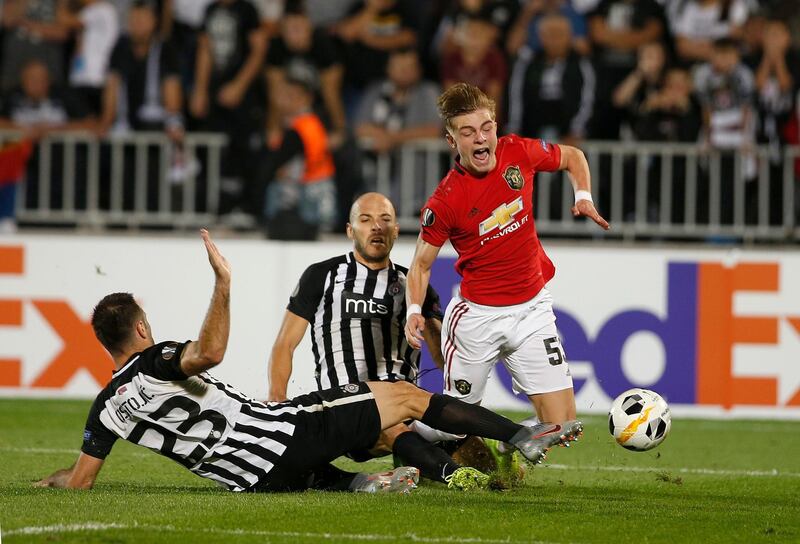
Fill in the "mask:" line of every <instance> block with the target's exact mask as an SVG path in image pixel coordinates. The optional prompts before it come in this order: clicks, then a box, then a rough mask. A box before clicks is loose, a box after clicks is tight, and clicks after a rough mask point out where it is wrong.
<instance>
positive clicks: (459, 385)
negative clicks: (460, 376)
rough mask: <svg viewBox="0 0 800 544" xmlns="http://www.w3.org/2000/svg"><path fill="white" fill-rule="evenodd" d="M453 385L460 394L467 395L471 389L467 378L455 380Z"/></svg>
mask: <svg viewBox="0 0 800 544" xmlns="http://www.w3.org/2000/svg"><path fill="white" fill-rule="evenodd" d="M455 386H456V391H458V392H459V393H461V394H462V395H469V392H470V391H472V384H471V383H469V382H468V381H467V380H456V383H455Z"/></svg>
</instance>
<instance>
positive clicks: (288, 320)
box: [267, 311, 308, 402]
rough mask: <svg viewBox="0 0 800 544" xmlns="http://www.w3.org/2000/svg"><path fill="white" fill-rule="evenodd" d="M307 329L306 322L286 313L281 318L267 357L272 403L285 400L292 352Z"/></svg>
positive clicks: (292, 356) (290, 373)
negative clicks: (278, 329) (279, 326)
mask: <svg viewBox="0 0 800 544" xmlns="http://www.w3.org/2000/svg"><path fill="white" fill-rule="evenodd" d="M307 328H308V321H306V320H305V319H303V318H302V317H300V316H298V315H295V314H294V313H292V312H290V311H287V312H286V313H285V314H284V316H283V323H282V324H281V330H280V331H278V338H276V339H275V344H274V345H273V346H272V354H271V355H270V357H269V398H268V399H267V400H269V401H272V402H281V401H284V400H286V388H287V386H288V384H289V377H290V376H291V375H292V359H293V358H294V350H295V349H296V348H297V345H298V344H299V343H300V341H301V340H302V339H303V336H304V335H305V334H306V329H307Z"/></svg>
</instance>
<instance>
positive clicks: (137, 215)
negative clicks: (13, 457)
mask: <svg viewBox="0 0 800 544" xmlns="http://www.w3.org/2000/svg"><path fill="white" fill-rule="evenodd" d="M18 137H19V133H16V132H13V131H0V143H2V142H3V141H4V140H9V139H12V138H18ZM225 142H226V140H225V136H224V135H221V134H210V133H188V134H187V135H186V139H185V143H184V153H185V155H186V156H187V157H189V158H192V159H196V160H197V161H198V164H200V165H201V168H199V170H198V171H196V172H194V173H192V175H191V176H189V177H187V178H186V179H183V180H181V181H179V182H174V181H171V180H170V179H169V168H170V166H171V165H172V159H173V152H174V150H173V145H172V143H171V142H170V141H169V140H168V139H167V138H166V137H165V136H164V134H162V133H158V132H155V133H152V132H147V133H141V132H139V133H131V134H128V135H124V136H116V135H115V136H111V137H109V138H106V139H97V138H96V136H94V135H93V134H91V133H82V132H70V133H57V134H53V135H51V136H50V137H47V138H44V139H42V140H41V141H40V142H39V144H38V146H37V151H36V154H35V155H34V156H33V158H32V159H31V161H32V164H30V165H29V169H28V172H29V176H28V179H27V180H26V181H25V182H24V183H22V184H20V186H19V189H18V191H17V214H16V215H17V220H18V221H19V222H20V223H23V224H24V223H37V224H44V225H60V224H67V225H76V226H80V227H90V228H98V229H102V228H107V227H111V226H124V227H144V226H165V227H172V228H194V227H198V226H202V225H214V224H220V223H226V221H227V219H226V220H221V219H220V217H219V213H218V212H219V205H220V198H221V195H222V184H221V175H220V168H221V160H222V150H223V147H224V146H225ZM580 147H581V149H583V151H584V152H585V153H586V156H587V158H588V161H589V166H590V170H591V172H592V184H593V192H594V196H595V202H596V204H597V206H598V209H599V210H600V212H601V213H602V214H603V215H604V216H605V217H606V218H608V219H609V221H610V222H611V224H612V230H611V231H609V232H602V231H600V230H599V229H598V228H597V227H596V226H595V225H593V224H591V223H590V222H587V221H586V220H585V219H583V218H579V219H575V218H573V217H572V215H571V213H570V211H569V210H570V207H571V205H572V202H573V191H572V187H571V185H570V183H569V182H568V181H566V180H565V179H562V178H563V177H564V174H563V173H552V174H548V173H542V174H539V175H537V179H536V189H535V192H534V199H535V206H536V213H535V217H536V226H537V229H538V231H539V232H540V233H541V234H543V235H545V236H570V237H592V238H596V239H604V238H614V239H619V238H623V239H639V238H670V239H682V240H707V239H714V238H718V239H720V240H722V241H724V240H729V239H737V240H743V241H745V242H768V241H773V242H788V243H795V242H798V241H800V227H799V226H798V224H799V223H798V215H799V212H800V191H798V190H797V188H796V187H797V185H796V184H797V176H796V174H795V172H796V164H800V162H798V160H799V158H800V147H786V148H783V149H782V150H780V153H779V154H777V155H776V154H775V152H774V150H772V149H770V148H767V147H755V148H753V149H752V150H749V151H748V152H746V153H745V152H738V153H735V154H730V155H726V154H724V153H720V152H718V151H709V150H704V149H702V148H700V147H699V146H696V145H692V144H672V143H670V144H667V143H625V142H598V141H593V142H584V143H582V144H581V146H580ZM364 155H365V156H364V160H363V167H364V179H366V180H367V188H368V189H374V190H377V191H380V192H381V193H383V194H386V195H389V196H390V197H391V199H392V201H393V202H394V203H395V205H396V207H397V212H398V218H399V221H400V225H401V227H402V229H403V230H404V231H405V232H416V230H417V229H418V227H419V221H418V217H419V211H420V208H421V207H422V206H423V205H424V203H425V201H426V200H427V198H428V197H429V196H430V194H431V193H432V192H433V190H434V189H435V188H436V186H437V184H438V183H439V181H440V179H441V178H442V176H443V175H444V174H445V173H446V172H447V170H448V169H449V168H450V167H451V165H452V155H451V150H450V149H449V148H448V147H447V146H446V144H445V142H444V141H442V140H440V139H435V140H420V141H416V142H410V143H407V144H406V145H404V146H403V147H402V148H401V149H399V150H397V151H394V152H392V153H387V154H379V155H371V154H370V153H369V152H368V151H367V152H365V153H364ZM246 219H248V220H249V221H250V223H249V225H250V226H253V225H254V222H253V221H252V218H250V217H247V218H246ZM235 223H236V226H241V227H247V226H248V222H247V221H242V218H236V221H235Z"/></svg>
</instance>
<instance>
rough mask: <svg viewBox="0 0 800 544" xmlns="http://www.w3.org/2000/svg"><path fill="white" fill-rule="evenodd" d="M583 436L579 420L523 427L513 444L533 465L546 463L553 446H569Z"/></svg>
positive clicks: (512, 440)
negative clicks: (545, 460) (548, 452)
mask: <svg viewBox="0 0 800 544" xmlns="http://www.w3.org/2000/svg"><path fill="white" fill-rule="evenodd" d="M582 434H583V423H581V422H580V421H578V420H572V421H565V422H563V423H538V424H536V425H534V426H533V427H523V428H522V429H521V430H520V431H519V432H518V433H517V434H516V436H514V438H512V439H511V444H512V445H513V446H514V447H516V448H517V449H518V450H519V451H520V453H522V455H523V456H525V458H526V459H527V460H528V461H530V462H531V463H533V464H539V463H541V462H542V461H544V459H545V457H546V456H547V451H548V450H549V449H550V448H552V447H553V446H569V444H570V442H573V441H575V440H578V438H579V437H580V436H581V435H582Z"/></svg>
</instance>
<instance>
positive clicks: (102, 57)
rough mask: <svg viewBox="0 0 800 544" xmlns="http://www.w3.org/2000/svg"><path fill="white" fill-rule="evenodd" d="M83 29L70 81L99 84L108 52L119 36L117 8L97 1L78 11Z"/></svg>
mask: <svg viewBox="0 0 800 544" xmlns="http://www.w3.org/2000/svg"><path fill="white" fill-rule="evenodd" d="M79 18H80V20H81V23H82V25H83V30H82V31H81V34H80V36H79V38H78V46H77V50H76V52H75V56H74V57H73V59H72V67H71V69H70V74H69V82H70V84H72V85H75V86H84V87H102V86H103V84H104V82H105V78H106V73H107V72H108V61H109V59H110V57H111V51H112V50H113V48H114V44H116V43H117V38H119V20H118V19H117V11H116V10H115V9H114V6H112V5H111V4H110V3H109V2H97V3H94V4H90V5H88V6H86V7H85V8H83V9H82V10H81V12H80V14H79Z"/></svg>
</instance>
